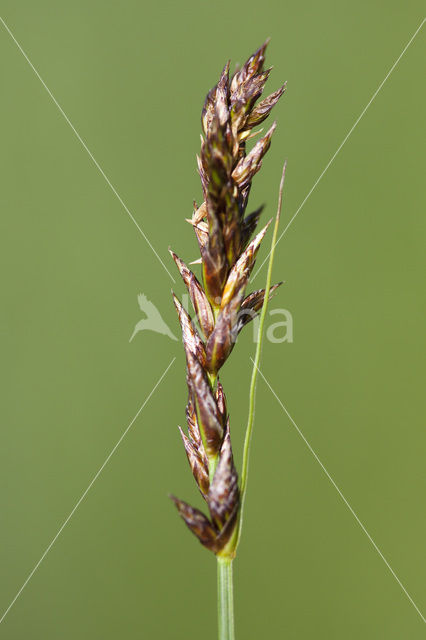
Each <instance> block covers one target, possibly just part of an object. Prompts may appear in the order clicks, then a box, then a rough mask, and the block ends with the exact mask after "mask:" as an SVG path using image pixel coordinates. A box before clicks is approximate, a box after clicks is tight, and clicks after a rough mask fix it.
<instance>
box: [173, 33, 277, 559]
mask: <svg viewBox="0 0 426 640" xmlns="http://www.w3.org/2000/svg"><path fill="white" fill-rule="evenodd" d="M266 46H267V42H266V43H265V44H263V45H262V46H261V47H260V48H259V49H258V50H257V51H256V52H255V53H254V54H253V55H252V56H250V58H249V59H248V60H247V62H246V63H245V64H244V65H243V66H242V67H241V68H239V69H238V70H237V71H236V72H235V73H234V74H233V75H232V77H231V78H230V77H229V62H228V63H227V64H226V65H225V67H224V69H223V71H222V73H221V75H220V78H219V81H218V83H217V84H216V85H215V86H214V87H213V89H211V91H209V93H208V94H207V97H206V100H205V103H204V107H203V110H202V115H201V125H202V131H203V135H202V137H201V140H202V142H201V152H200V155H199V156H198V157H197V162H198V171H199V174H200V178H201V185H202V190H203V196H204V202H203V203H202V204H201V206H200V207H198V206H197V205H195V203H194V211H193V214H192V217H191V219H190V220H189V222H190V223H191V225H192V227H193V229H194V232H195V236H196V239H197V241H198V246H199V250H200V254H201V260H200V261H196V262H200V263H201V281H200V280H199V279H198V278H197V276H196V275H195V274H194V273H193V271H191V270H190V269H189V267H188V266H187V265H186V264H185V263H184V262H183V260H181V259H180V258H179V257H178V256H177V255H176V254H175V253H174V252H173V251H171V252H170V253H171V255H172V258H173V260H174V261H175V263H176V266H177V268H178V270H179V273H180V275H181V276H182V279H183V281H184V283H185V285H186V287H187V289H188V293H189V297H190V300H191V302H192V306H193V308H194V312H195V316H196V320H197V323H195V322H193V320H192V319H191V317H190V315H189V314H188V312H187V311H186V310H185V309H184V307H183V306H182V304H181V303H180V302H179V300H178V299H177V297H176V296H175V295H174V294H173V299H174V304H175V306H176V310H177V313H178V317H179V322H180V326H181V329H182V337H183V345H184V350H185V355H186V369H187V384H188V403H187V407H186V419H187V433H184V431H183V430H182V429H181V428H180V427H179V429H180V433H181V436H182V440H183V445H184V448H185V452H186V455H187V458H188V462H189V465H190V468H191V470H192V473H193V476H194V479H195V481H196V483H197V486H198V489H199V491H200V493H201V495H202V496H203V498H204V500H205V501H206V504H207V510H208V516H207V515H205V514H204V513H202V512H201V511H200V510H198V509H196V508H194V507H191V506H190V505H189V504H187V503H186V502H183V501H182V500H179V499H177V498H175V497H174V496H172V500H173V501H174V503H175V505H176V507H177V509H178V511H179V514H180V515H181V517H182V518H183V520H184V521H185V523H186V525H187V526H188V528H189V529H190V530H191V531H192V532H193V533H194V534H195V535H196V537H197V538H198V539H199V541H200V542H201V543H202V544H203V545H204V546H205V547H207V548H208V549H210V550H211V551H213V552H214V553H215V554H216V555H217V556H219V557H223V558H233V557H234V555H235V547H236V535H235V533H236V530H237V527H238V517H239V510H240V506H241V505H240V489H239V485H238V475H237V471H236V468H235V465H234V460H233V455H232V446H231V433H230V425H229V416H228V413H227V403H226V398H225V393H224V390H223V387H222V385H221V383H220V381H219V377H218V373H219V370H220V369H221V367H222V366H223V365H224V363H225V362H226V360H227V358H228V357H229V355H230V353H231V351H232V349H233V347H234V345H235V342H236V340H237V337H238V334H239V333H240V331H241V330H242V329H243V327H244V326H245V325H246V324H248V323H249V322H250V321H251V320H252V319H253V318H254V317H255V316H256V315H258V313H259V311H260V310H261V308H262V306H263V303H264V296H265V290H264V289H259V290H257V291H254V292H252V293H250V294H248V295H247V294H246V288H247V284H248V281H249V278H250V274H251V272H252V270H253V267H254V264H255V261H256V256H257V253H258V251H259V247H260V244H261V242H262V240H263V238H264V236H265V234H266V231H267V228H268V225H269V223H268V224H267V225H266V226H265V227H264V228H263V229H262V230H261V231H260V232H258V233H257V234H256V235H255V236H254V237H253V239H251V238H252V236H253V234H254V233H255V230H256V227H257V224H258V221H259V218H260V215H261V211H262V209H261V208H260V209H258V210H256V211H254V212H253V213H246V209H247V204H248V197H249V193H250V189H251V185H252V180H253V177H254V176H255V174H256V173H257V172H258V171H259V169H260V168H261V166H262V161H263V158H264V156H265V154H266V152H267V151H268V149H269V147H270V145H271V138H272V135H273V133H274V130H275V127H276V123H275V122H274V123H273V124H272V126H271V127H270V128H269V129H268V130H267V131H266V133H265V134H264V135H263V137H261V138H260V139H259V140H258V141H257V142H256V143H255V144H254V146H253V147H252V148H251V150H250V151H247V141H248V140H250V139H251V138H253V137H255V136H256V135H258V134H259V133H260V131H257V132H254V131H253V128H254V127H257V126H258V125H260V124H261V123H263V121H264V120H266V118H267V117H268V116H269V114H270V112H271V110H272V109H273V107H274V106H275V104H276V103H277V102H278V100H279V99H280V97H281V96H282V94H283V93H284V91H285V84H284V85H283V86H282V87H281V88H280V89H278V90H277V91H275V92H274V93H272V94H271V95H269V96H268V97H266V98H264V99H263V100H259V99H260V98H261V95H262V92H263V89H264V86H265V83H266V81H267V80H268V77H269V75H270V71H271V69H264V62H265V49H266ZM278 286H279V284H276V285H274V286H273V287H271V288H270V295H273V294H274V292H275V291H276V289H277V287H278ZM196 324H197V325H198V327H199V329H198V328H197V326H196Z"/></svg>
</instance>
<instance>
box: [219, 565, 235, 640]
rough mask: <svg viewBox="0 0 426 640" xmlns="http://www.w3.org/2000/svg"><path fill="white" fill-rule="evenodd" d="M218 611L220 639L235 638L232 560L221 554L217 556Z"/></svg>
mask: <svg viewBox="0 0 426 640" xmlns="http://www.w3.org/2000/svg"><path fill="white" fill-rule="evenodd" d="M217 613H218V623H219V640H235V632H234V588H233V579H232V560H231V559H230V558H221V557H220V556H218V558H217Z"/></svg>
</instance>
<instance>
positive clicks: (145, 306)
mask: <svg viewBox="0 0 426 640" xmlns="http://www.w3.org/2000/svg"><path fill="white" fill-rule="evenodd" d="M138 303H139V307H140V310H141V311H143V313H144V314H145V315H146V318H142V320H139V322H138V323H137V324H136V325H135V328H134V330H133V333H132V335H131V337H130V340H129V342H131V341H132V340H133V338H134V337H135V335H136V334H137V333H139V331H155V332H156V333H161V334H163V335H164V336H168V337H169V338H171V339H172V340H177V338H176V336H175V335H173V333H172V332H171V331H170V329H169V327H168V326H167V325H166V323H165V322H164V320H163V318H162V317H161V314H160V312H159V311H158V309H157V307H156V306H155V304H153V303H152V302H151V301H150V300H148V298H147V297H146V296H145V295H144V294H143V293H140V294H139V295H138Z"/></svg>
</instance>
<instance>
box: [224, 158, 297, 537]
mask: <svg viewBox="0 0 426 640" xmlns="http://www.w3.org/2000/svg"><path fill="white" fill-rule="evenodd" d="M286 166H287V162H285V163H284V166H283V172H282V176H281V182H280V189H279V195H278V207H277V215H276V217H275V224H274V231H273V234H272V242H271V253H270V255H269V263H268V273H267V276H266V285H265V297H264V300H263V305H262V311H261V313H260V320H259V330H258V334H257V347H256V354H255V357H254V363H253V370H252V373H251V382H250V393H249V413H248V418H247V427H246V434H245V438H244V448H243V463H242V471H241V508H240V517H239V523H238V534H237V544H236V547H237V546H238V544H239V541H240V538H241V531H242V524H243V509H244V501H245V495H246V491H247V481H248V466H249V456H250V444H251V439H252V435H253V424H254V408H255V397H256V381H257V374H258V367H259V364H260V356H261V353H262V341H263V333H264V326H265V318H266V311H267V309H268V302H269V293H270V290H271V279H272V265H273V262H274V255H275V247H276V244H277V236H278V227H279V223H280V217H281V207H282V200H283V189H284V179H285V170H286Z"/></svg>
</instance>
